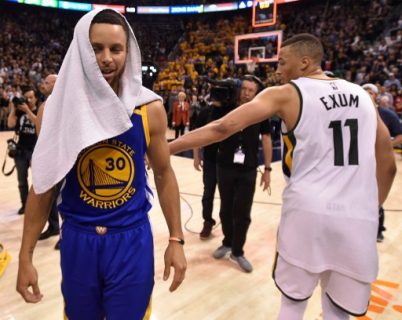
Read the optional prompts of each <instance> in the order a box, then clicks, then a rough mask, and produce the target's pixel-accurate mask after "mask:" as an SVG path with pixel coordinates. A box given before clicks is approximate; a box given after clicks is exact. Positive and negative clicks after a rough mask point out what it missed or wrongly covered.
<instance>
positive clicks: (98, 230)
mask: <svg viewBox="0 0 402 320" xmlns="http://www.w3.org/2000/svg"><path fill="white" fill-rule="evenodd" d="M148 222H149V219H148V217H144V218H142V219H141V220H138V221H136V222H135V223H133V224H131V225H128V226H123V227H108V226H104V225H89V224H78V223H74V222H71V221H63V225H62V228H63V229H64V228H66V227H67V228H70V229H73V230H76V231H80V232H85V233H88V234H98V235H101V236H103V235H106V234H116V233H121V232H125V231H128V230H132V229H135V228H137V227H140V226H142V225H144V224H145V223H148Z"/></svg>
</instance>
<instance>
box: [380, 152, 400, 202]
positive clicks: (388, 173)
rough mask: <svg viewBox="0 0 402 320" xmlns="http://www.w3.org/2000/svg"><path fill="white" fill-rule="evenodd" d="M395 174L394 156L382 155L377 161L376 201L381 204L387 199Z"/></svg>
mask: <svg viewBox="0 0 402 320" xmlns="http://www.w3.org/2000/svg"><path fill="white" fill-rule="evenodd" d="M395 174H396V165H395V158H394V157H393V154H392V156H390V157H384V158H383V159H382V160H381V162H378V163H377V184H378V201H379V204H380V205H382V204H383V203H384V201H385V200H386V199H387V196H388V194H389V191H390V190H391V187H392V183H393V181H394V178H395Z"/></svg>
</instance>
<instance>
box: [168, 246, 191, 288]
mask: <svg viewBox="0 0 402 320" xmlns="http://www.w3.org/2000/svg"><path fill="white" fill-rule="evenodd" d="M171 267H173V268H174V276H173V281H172V284H171V285H170V287H169V291H170V292H172V291H175V290H176V289H177V288H178V287H179V286H180V284H181V283H182V282H183V280H184V276H185V274H186V269H187V262H186V257H185V256H184V250H183V245H181V244H180V243H177V242H169V245H168V247H167V248H166V251H165V270H164V272H163V280H164V281H166V280H168V279H169V276H170V268H171Z"/></svg>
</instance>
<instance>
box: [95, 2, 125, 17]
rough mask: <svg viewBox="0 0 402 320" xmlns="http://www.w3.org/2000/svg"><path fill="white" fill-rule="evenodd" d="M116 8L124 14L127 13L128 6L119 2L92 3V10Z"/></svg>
mask: <svg viewBox="0 0 402 320" xmlns="http://www.w3.org/2000/svg"><path fill="white" fill-rule="evenodd" d="M105 8H109V9H114V10H116V11H118V12H120V13H122V14H124V13H126V7H125V6H120V5H117V4H98V3H93V4H92V10H94V9H105Z"/></svg>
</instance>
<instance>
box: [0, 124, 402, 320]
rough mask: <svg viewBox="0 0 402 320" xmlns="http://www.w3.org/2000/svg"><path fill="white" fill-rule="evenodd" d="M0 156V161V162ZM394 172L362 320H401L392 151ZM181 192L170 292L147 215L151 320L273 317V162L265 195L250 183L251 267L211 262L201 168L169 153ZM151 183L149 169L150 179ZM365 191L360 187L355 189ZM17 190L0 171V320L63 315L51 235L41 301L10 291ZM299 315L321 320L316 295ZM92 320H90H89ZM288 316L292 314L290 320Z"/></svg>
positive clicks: (277, 199) (163, 231)
mask: <svg viewBox="0 0 402 320" xmlns="http://www.w3.org/2000/svg"><path fill="white" fill-rule="evenodd" d="M9 136H11V133H4V132H0V155H1V156H3V155H4V152H5V146H6V142H5V141H6V139H7V137H9ZM2 159H3V158H1V160H2ZM397 163H398V173H397V177H396V180H395V183H394V186H393V188H392V191H391V195H390V197H389V199H388V200H387V202H386V203H385V206H384V207H385V209H386V227H387V231H386V232H385V233H384V235H385V240H384V242H383V243H381V244H378V250H379V256H380V273H379V276H378V281H377V282H376V283H375V284H374V285H373V287H372V299H371V304H370V308H369V312H368V313H367V316H366V317H364V318H362V319H366V320H369V319H373V320H374V319H376V320H396V319H402V233H401V230H402V193H401V189H402V188H401V187H402V157H401V155H397ZM172 165H173V167H174V169H175V172H176V176H177V179H178V182H179V187H180V192H181V199H182V201H181V210H182V220H183V226H185V228H186V230H185V238H186V245H185V250H186V251H185V252H186V256H187V262H188V270H187V275H186V279H185V281H184V283H183V284H182V286H181V287H180V288H179V289H178V291H177V292H175V293H169V291H168V287H169V283H170V280H169V281H168V283H166V282H164V281H163V280H162V273H163V253H164V250H165V247H166V244H167V238H168V233H167V228H166V226H165V223H164V219H163V215H162V213H161V210H160V207H159V204H158V201H157V199H155V205H154V207H153V209H152V210H151V212H150V217H151V220H152V226H153V232H154V236H155V259H156V265H155V289H154V293H153V312H152V319H153V320H156V319H158V320H165V319H166V320H185V319H186V320H187V319H191V320H248V319H253V320H271V319H272V320H273V319H276V316H277V314H278V310H279V302H280V294H279V292H278V290H277V289H276V287H275V285H274V283H273V280H272V278H271V269H272V263H273V260H274V254H275V237H276V230H277V226H278V223H279V218H280V209H281V206H280V204H281V192H282V189H283V186H284V179H283V177H282V174H281V170H280V165H279V163H275V164H274V165H273V172H272V183H271V189H272V192H271V195H268V194H267V193H264V192H262V191H261V190H260V189H259V187H257V192H256V195H255V202H254V205H253V208H252V224H251V226H250V229H249V232H248V239H247V243H246V246H245V255H246V257H247V258H248V259H249V260H250V261H251V263H252V264H253V267H254V271H253V272H252V273H251V274H246V273H243V272H241V271H240V270H239V269H238V267H237V266H236V265H235V264H233V263H232V262H230V261H229V260H222V261H217V260H214V259H213V258H212V255H211V254H212V252H213V250H215V249H216V248H217V247H218V246H219V245H220V243H221V240H222V232H221V230H220V226H218V227H217V228H216V229H215V230H214V231H213V237H212V238H211V239H210V240H207V241H201V240H200V239H199V236H198V232H199V231H200V229H201V227H202V218H201V194H202V180H201V173H200V172H197V171H195V170H194V168H193V165H192V160H191V159H186V158H180V157H172ZM150 178H151V179H150V182H151V185H153V179H152V174H151V177H150ZM362 192H364V186H362ZM216 198H217V199H216V200H215V207H214V217H215V218H217V216H218V209H219V194H217V195H216ZM19 206H20V204H19V194H18V188H17V178H16V175H15V173H14V174H13V175H12V176H10V177H4V176H3V175H0V243H2V244H3V245H4V246H5V248H6V249H7V250H8V251H9V252H10V254H11V256H12V260H11V262H10V264H9V266H8V268H7V270H6V271H5V273H4V274H3V276H2V277H1V278H0V320H14V319H17V320H37V319H41V320H55V319H62V315H63V300H62V296H61V293H60V283H61V276H60V269H59V252H58V251H55V250H54V249H53V247H54V245H55V243H56V241H57V238H56V237H53V238H50V239H48V240H45V241H40V242H38V245H37V249H36V251H35V255H34V263H35V265H36V267H37V269H38V272H39V284H40V288H41V291H42V293H43V294H44V298H43V300H42V302H40V303H38V304H35V305H32V304H25V303H24V302H23V300H22V298H21V297H20V296H19V295H18V294H17V293H16V291H15V284H16V275H17V265H18V250H19V246H20V241H21V232H22V224H23V217H21V216H18V215H17V210H18V208H19ZM305 319H306V320H319V319H322V316H321V307H320V292H319V289H317V290H316V292H315V293H314V295H313V297H312V298H311V299H310V302H309V305H308V308H307V311H306V316H305ZM88 320H91V319H88ZM289 320H291V319H289Z"/></svg>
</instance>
